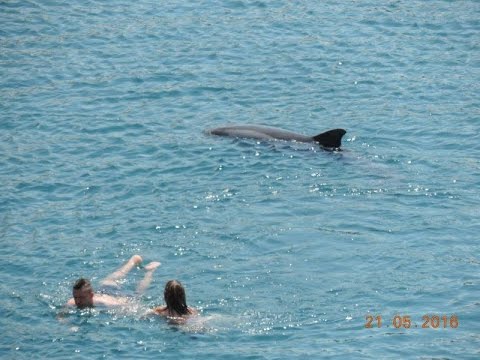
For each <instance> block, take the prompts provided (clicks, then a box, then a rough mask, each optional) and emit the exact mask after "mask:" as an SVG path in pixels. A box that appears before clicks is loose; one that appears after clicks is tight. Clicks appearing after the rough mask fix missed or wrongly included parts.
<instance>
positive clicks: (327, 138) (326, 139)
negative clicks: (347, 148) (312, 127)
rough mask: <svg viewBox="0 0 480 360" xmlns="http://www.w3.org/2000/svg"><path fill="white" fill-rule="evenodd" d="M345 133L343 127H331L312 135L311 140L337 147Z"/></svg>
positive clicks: (326, 145) (329, 146)
mask: <svg viewBox="0 0 480 360" xmlns="http://www.w3.org/2000/svg"><path fill="white" fill-rule="evenodd" d="M345 134H346V131H345V130H344V129H333V130H328V131H325V132H324V133H321V134H318V135H316V136H314V137H313V140H315V141H316V142H318V143H319V144H320V145H322V146H324V147H328V148H339V147H340V146H342V137H343V135H345Z"/></svg>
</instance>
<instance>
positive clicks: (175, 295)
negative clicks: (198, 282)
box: [151, 280, 198, 324]
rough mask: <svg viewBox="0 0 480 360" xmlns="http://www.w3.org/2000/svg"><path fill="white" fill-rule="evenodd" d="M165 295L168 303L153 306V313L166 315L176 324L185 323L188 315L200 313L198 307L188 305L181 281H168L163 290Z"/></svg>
mask: <svg viewBox="0 0 480 360" xmlns="http://www.w3.org/2000/svg"><path fill="white" fill-rule="evenodd" d="M163 297H164V298H165V304H166V305H163V306H157V307H155V308H153V309H152V310H151V313H153V314H155V315H159V316H164V317H166V318H167V319H168V320H169V321H171V322H172V323H175V324H181V323H184V322H185V321H186V320H187V318H188V317H190V316H192V315H198V311H197V310H196V309H194V308H191V307H189V306H187V299H186V296H185V289H184V287H183V286H182V284H181V283H180V281H177V280H170V281H168V282H167V284H166V285H165V290H164V291H163Z"/></svg>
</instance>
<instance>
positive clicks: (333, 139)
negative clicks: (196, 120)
mask: <svg viewBox="0 0 480 360" xmlns="http://www.w3.org/2000/svg"><path fill="white" fill-rule="evenodd" d="M207 133H209V134H212V135H218V136H230V137H237V138H249V139H258V140H287V141H297V142H305V143H317V144H319V145H320V146H321V147H322V148H325V149H329V150H335V149H340V146H341V145H342V137H343V135H345V133H346V131H345V130H344V129H333V130H328V131H325V132H323V133H321V134H318V135H315V136H306V135H302V134H297V133H294V132H291V131H287V130H282V129H278V128H273V127H266V126H258V125H230V126H224V127H219V128H215V129H211V130H207Z"/></svg>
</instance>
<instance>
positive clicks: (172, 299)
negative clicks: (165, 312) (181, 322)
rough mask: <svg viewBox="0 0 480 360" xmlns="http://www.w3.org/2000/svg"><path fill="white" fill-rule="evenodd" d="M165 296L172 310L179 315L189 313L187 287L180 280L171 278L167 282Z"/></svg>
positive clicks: (168, 306)
mask: <svg viewBox="0 0 480 360" xmlns="http://www.w3.org/2000/svg"><path fill="white" fill-rule="evenodd" d="M163 296H164V297H165V303H166V304H167V308H168V309H169V310H170V311H173V312H176V313H177V314H178V315H187V314H189V311H188V306H187V300H186V296H185V289H184V288H183V286H182V284H181V283H180V282H179V281H177V280H170V281H169V282H167V284H166V285H165V291H164V292H163Z"/></svg>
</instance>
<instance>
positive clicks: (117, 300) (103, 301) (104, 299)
mask: <svg viewBox="0 0 480 360" xmlns="http://www.w3.org/2000/svg"><path fill="white" fill-rule="evenodd" d="M128 302H129V299H128V298H126V297H121V296H111V295H107V294H95V295H94V297H93V303H94V305H95V306H122V305H126V304H127V303H128Z"/></svg>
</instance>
